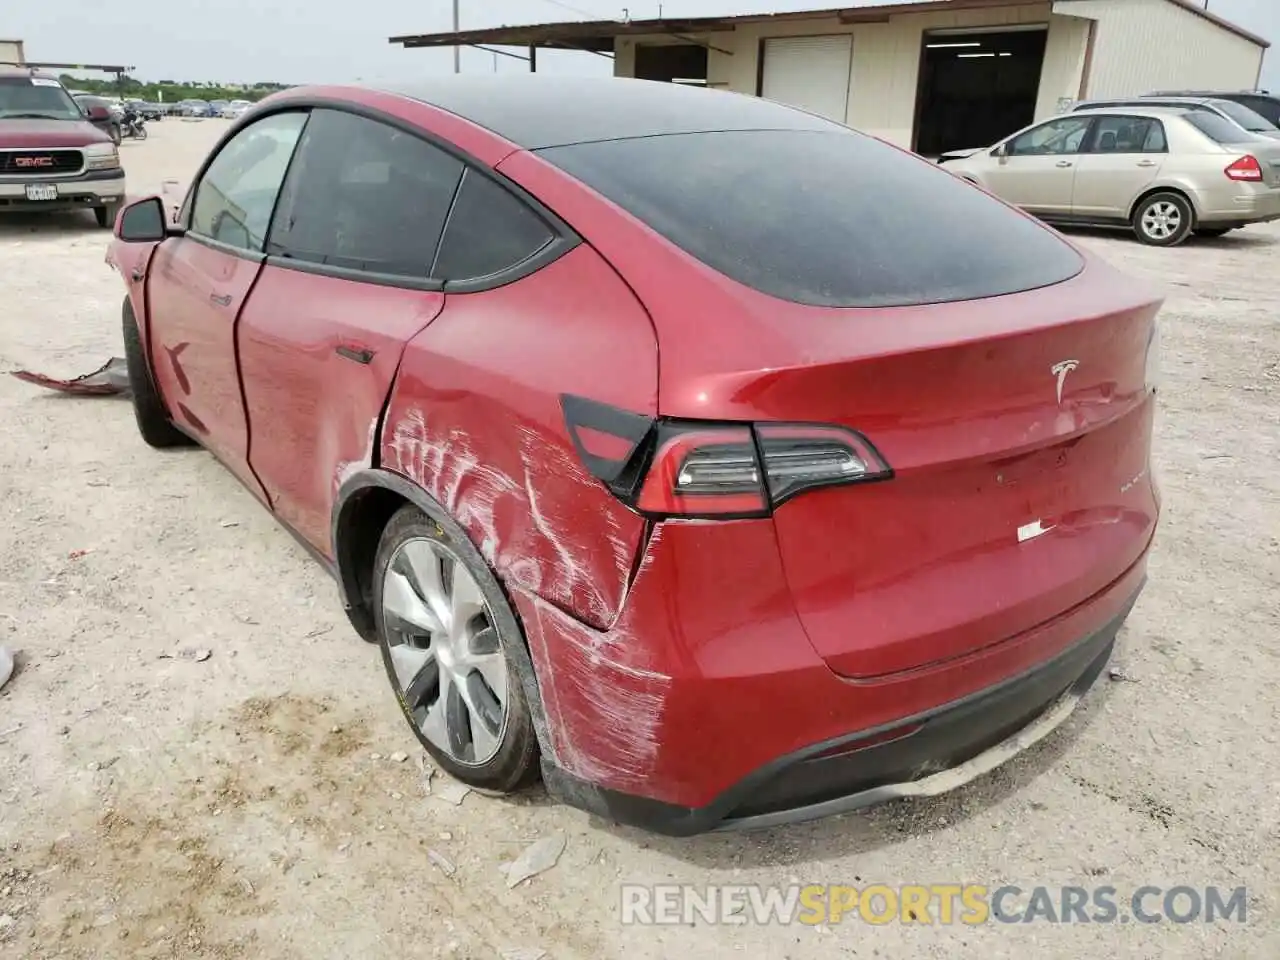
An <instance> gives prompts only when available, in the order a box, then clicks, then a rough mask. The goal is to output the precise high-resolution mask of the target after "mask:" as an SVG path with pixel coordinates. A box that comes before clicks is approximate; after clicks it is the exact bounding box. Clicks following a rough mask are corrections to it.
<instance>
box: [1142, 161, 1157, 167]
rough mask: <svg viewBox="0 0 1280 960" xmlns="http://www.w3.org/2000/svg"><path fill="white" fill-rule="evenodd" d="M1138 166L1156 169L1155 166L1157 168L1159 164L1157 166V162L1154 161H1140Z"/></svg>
mask: <svg viewBox="0 0 1280 960" xmlns="http://www.w3.org/2000/svg"><path fill="white" fill-rule="evenodd" d="M1138 166H1140V167H1154V166H1157V164H1156V162H1155V161H1154V160H1139V161H1138Z"/></svg>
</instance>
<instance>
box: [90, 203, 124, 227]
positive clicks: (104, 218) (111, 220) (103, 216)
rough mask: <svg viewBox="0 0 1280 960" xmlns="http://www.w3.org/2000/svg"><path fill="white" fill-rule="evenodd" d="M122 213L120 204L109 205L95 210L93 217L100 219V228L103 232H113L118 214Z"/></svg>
mask: <svg viewBox="0 0 1280 960" xmlns="http://www.w3.org/2000/svg"><path fill="white" fill-rule="evenodd" d="M119 212H120V204H119V202H116V203H108V204H105V205H104V206H101V207H94V208H93V215H94V216H95V217H97V218H98V226H99V227H101V228H102V229H103V230H113V229H115V225H116V214H117V213H119Z"/></svg>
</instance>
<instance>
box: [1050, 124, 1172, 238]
mask: <svg viewBox="0 0 1280 960" xmlns="http://www.w3.org/2000/svg"><path fill="white" fill-rule="evenodd" d="M1167 156H1168V145H1167V142H1166V140H1165V132H1164V124H1163V123H1161V122H1160V121H1159V120H1156V119H1154V118H1152V117H1124V116H1105V117H1099V118H1098V122H1097V125H1096V126H1095V127H1094V130H1093V133H1092V134H1091V135H1090V137H1089V150H1088V151H1087V152H1086V153H1084V154H1082V155H1081V156H1080V158H1079V161H1078V163H1077V165H1076V180H1075V192H1074V196H1073V200H1072V210H1073V212H1074V213H1076V214H1077V215H1079V216H1083V217H1089V218H1090V219H1094V218H1096V219H1100V220H1102V219H1117V220H1127V219H1128V218H1129V211H1130V209H1131V208H1132V206H1133V204H1134V203H1135V202H1136V201H1137V199H1138V197H1140V196H1141V195H1142V194H1143V193H1144V192H1145V191H1146V190H1147V188H1148V187H1149V186H1151V184H1152V183H1154V182H1155V180H1156V177H1157V176H1158V175H1159V173H1160V167H1161V166H1162V164H1163V163H1164V159H1165V157H1167Z"/></svg>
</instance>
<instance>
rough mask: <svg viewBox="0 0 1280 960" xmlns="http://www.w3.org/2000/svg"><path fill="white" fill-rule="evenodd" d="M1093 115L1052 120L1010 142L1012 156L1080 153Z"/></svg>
mask: <svg viewBox="0 0 1280 960" xmlns="http://www.w3.org/2000/svg"><path fill="white" fill-rule="evenodd" d="M1092 119H1093V118H1092V117H1060V118H1058V119H1057V120H1050V121H1049V122H1048V123H1043V124H1041V125H1040V126H1038V127H1036V128H1035V129H1033V130H1028V131H1027V132H1026V133H1024V134H1023V135H1022V136H1020V137H1018V138H1017V139H1015V140H1013V141H1012V142H1011V143H1010V144H1009V155H1010V156H1011V157H1044V156H1057V155H1060V154H1068V153H1079V152H1080V147H1081V145H1082V144H1083V143H1084V135H1085V133H1086V132H1088V130H1089V124H1090V122H1091V121H1092Z"/></svg>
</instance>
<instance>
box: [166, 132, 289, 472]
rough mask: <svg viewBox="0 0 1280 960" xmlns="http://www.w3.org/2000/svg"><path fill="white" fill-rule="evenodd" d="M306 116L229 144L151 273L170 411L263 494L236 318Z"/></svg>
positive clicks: (208, 171) (205, 176)
mask: <svg viewBox="0 0 1280 960" xmlns="http://www.w3.org/2000/svg"><path fill="white" fill-rule="evenodd" d="M305 122H306V115H305V114H303V113H287V114H278V115H276V116H273V117H269V118H267V119H264V120H261V121H259V122H258V123H256V124H254V125H252V126H250V127H247V128H246V129H244V130H243V131H241V132H240V133H239V134H237V135H236V137H234V138H233V139H232V140H230V141H229V142H228V143H226V144H225V145H224V146H223V147H222V148H221V149H220V150H219V151H218V153H217V155H216V156H215V157H214V158H213V160H212V161H211V162H210V164H209V166H208V167H207V169H206V170H205V172H204V174H203V175H202V176H201V177H200V179H199V181H198V182H197V183H196V184H195V186H194V188H193V190H192V193H191V199H190V201H189V203H190V209H189V210H186V211H184V214H183V221H184V222H185V223H186V225H187V231H186V235H185V236H182V237H174V238H171V239H169V240H166V241H165V242H164V243H162V244H161V245H160V246H159V247H158V248H157V249H156V253H155V258H154V260H153V262H152V268H151V272H150V281H149V288H148V303H149V317H150V328H149V337H150V347H151V351H150V352H151V358H152V366H153V369H154V373H155V377H156V380H157V384H158V386H159V387H160V390H161V392H162V394H163V396H164V397H165V398H166V399H167V400H168V405H169V407H170V411H169V412H170V415H171V416H172V417H173V418H174V419H175V420H176V421H177V422H178V423H179V424H180V425H181V426H183V427H185V428H186V429H188V430H189V431H190V432H191V433H193V434H194V435H195V436H197V437H198V438H199V439H200V441H201V443H203V444H204V445H205V446H206V447H207V448H208V449H209V450H210V451H211V452H212V453H213V454H214V455H215V456H217V457H218V458H219V459H220V460H222V461H223V462H224V463H225V464H226V465H227V467H228V468H229V469H230V470H231V471H232V472H233V473H235V474H236V475H237V476H238V477H239V478H240V479H241V480H243V481H244V482H245V483H246V484H247V485H248V486H249V488H250V489H251V490H252V491H253V492H254V493H255V494H256V495H258V496H259V497H261V496H262V495H263V492H262V489H261V487H260V485H259V484H258V483H257V480H256V479H255V478H254V476H253V472H252V470H250V468H249V462H248V449H249V448H248V424H247V421H246V418H245V411H244V404H243V402H242V400H241V396H240V377H239V371H238V369H237V363H236V320H237V317H238V316H239V313H240V310H241V308H242V307H243V306H244V303H245V300H246V298H247V297H248V295H249V291H250V290H251V289H252V287H253V284H254V281H255V280H256V279H257V277H258V273H259V271H260V269H261V266H262V261H263V259H264V256H265V254H264V253H263V240H264V238H265V234H266V225H267V222H268V221H269V220H270V217H271V209H272V206H273V205H274V204H275V198H276V195H277V194H278V193H279V191H280V185H281V183H282V182H283V180H284V173H285V169H286V168H287V166H288V163H289V157H290V156H291V155H292V152H293V147H294V144H295V143H296V141H297V137H298V134H299V133H300V132H301V130H302V126H303V124H304V123H305Z"/></svg>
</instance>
